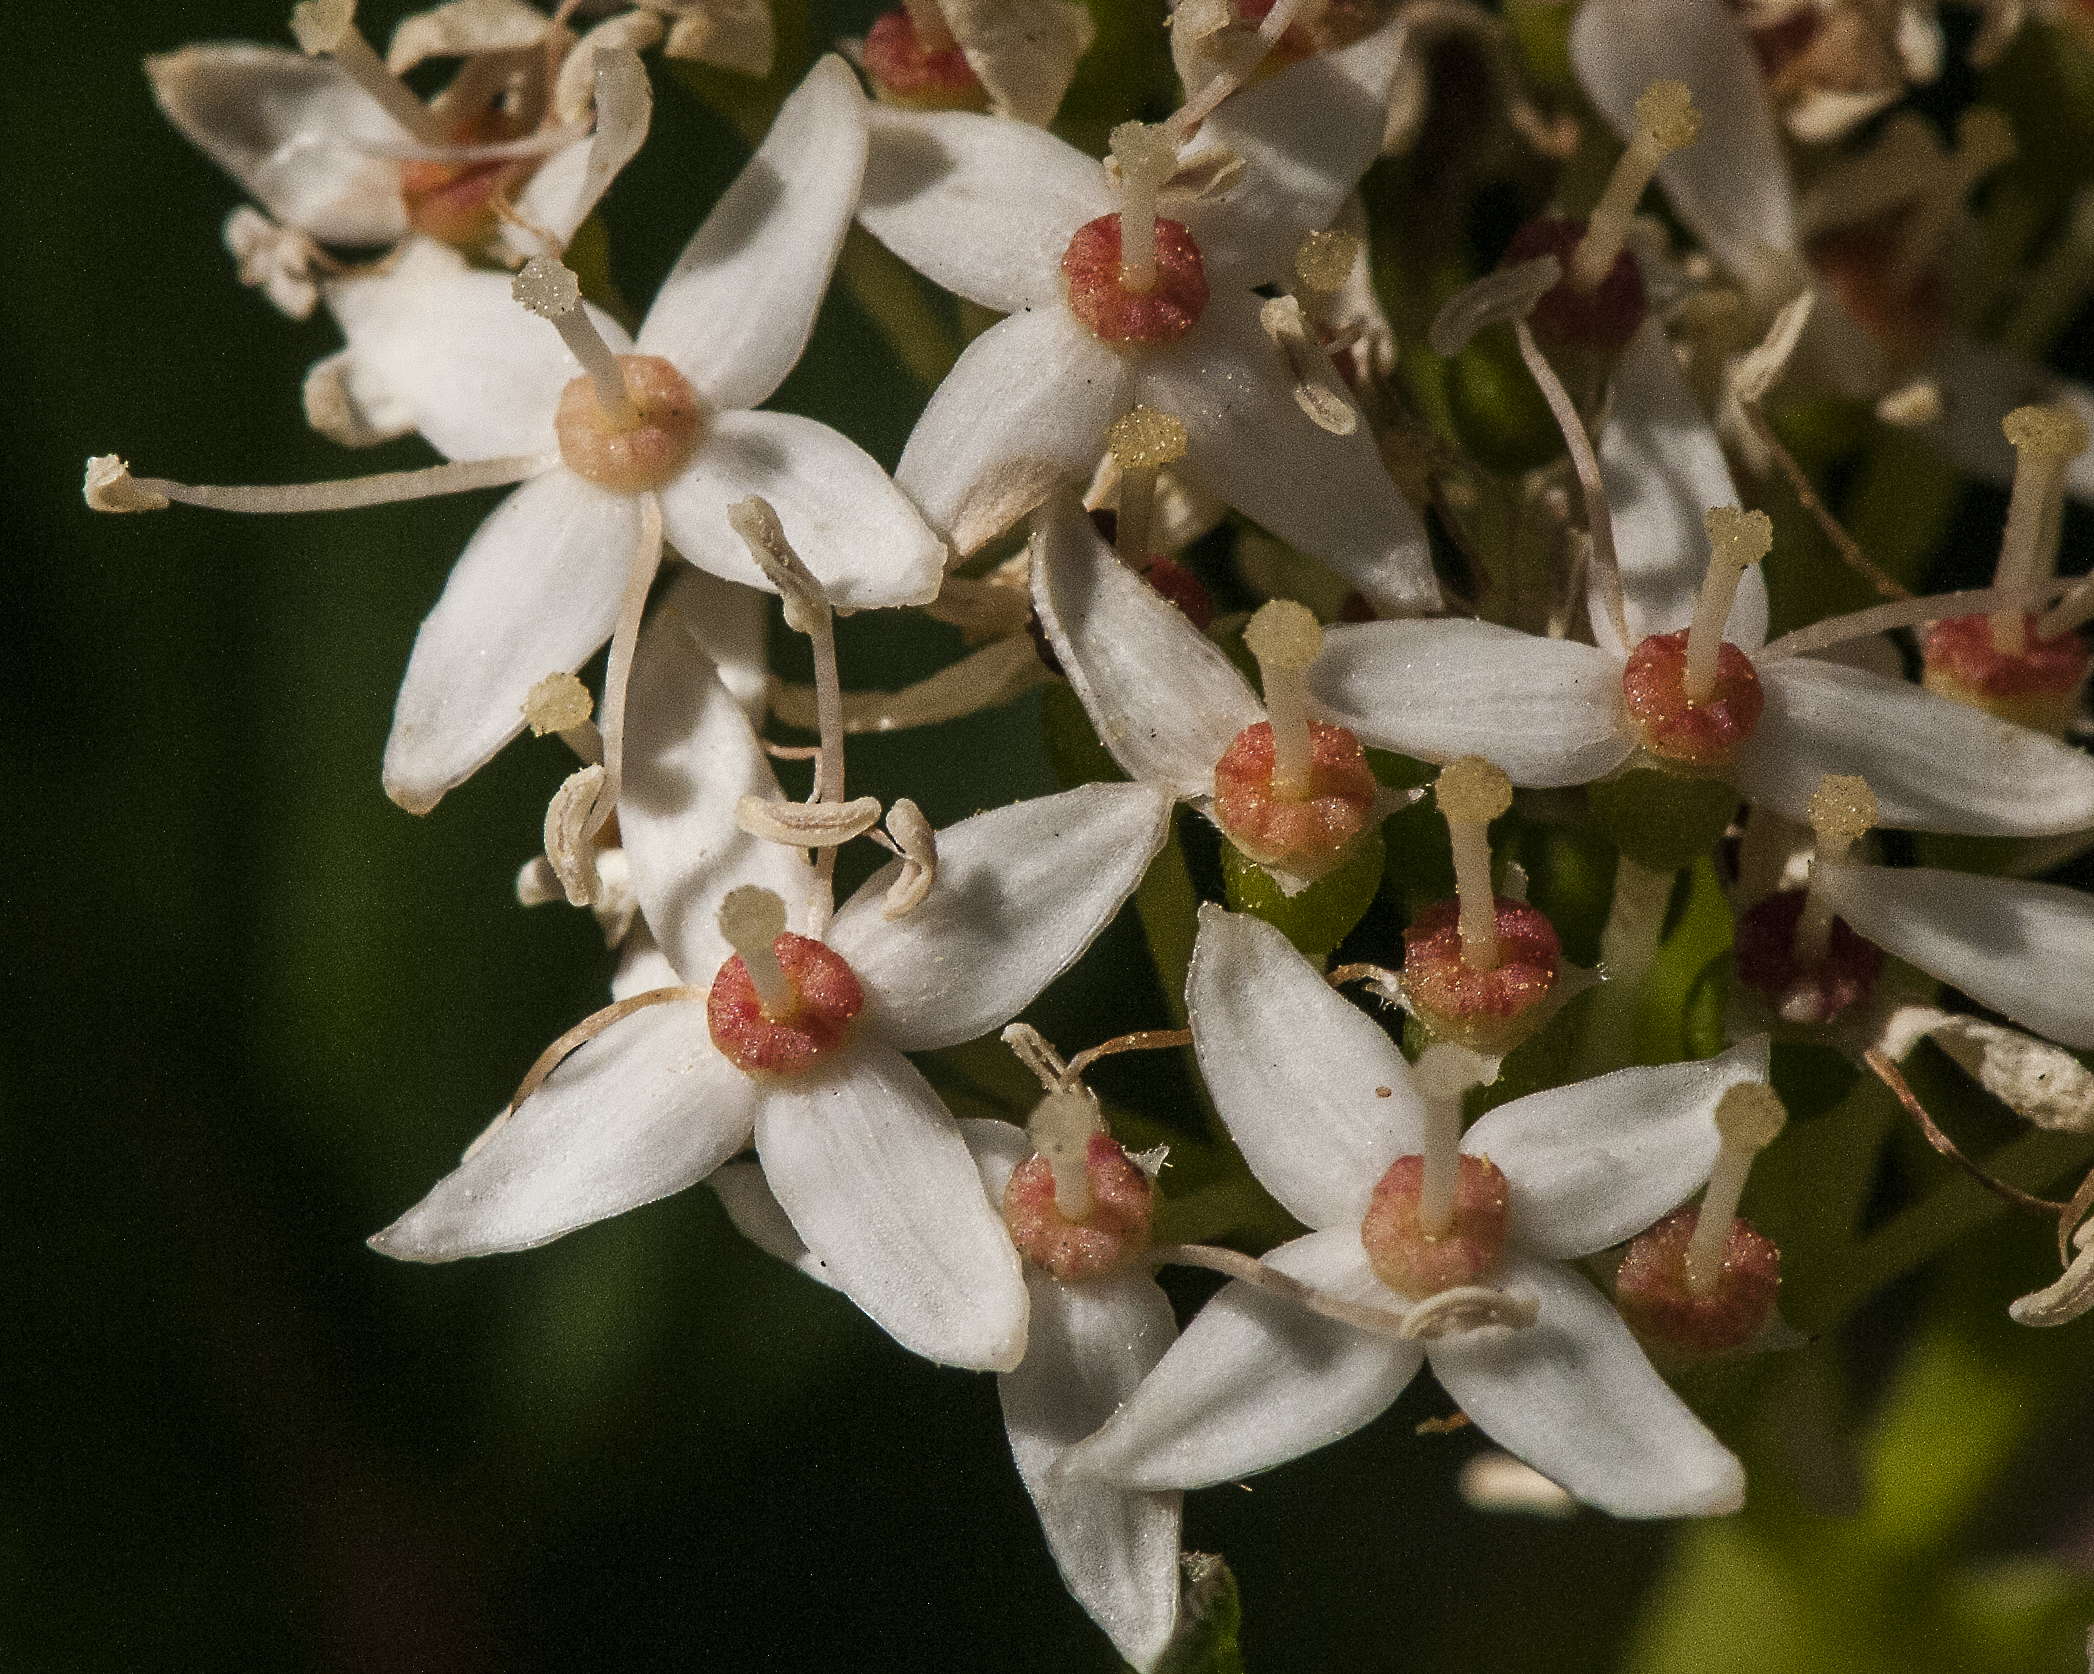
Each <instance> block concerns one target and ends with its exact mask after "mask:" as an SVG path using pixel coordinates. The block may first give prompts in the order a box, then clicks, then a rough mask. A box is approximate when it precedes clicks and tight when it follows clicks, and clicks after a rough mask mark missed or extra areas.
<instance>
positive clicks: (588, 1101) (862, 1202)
mask: <svg viewBox="0 0 2094 1674" xmlns="http://www.w3.org/2000/svg"><path fill="white" fill-rule="evenodd" d="M630 705H631V712H630V719H629V723H628V734H627V738H628V750H627V760H626V776H625V791H624V795H623V797H622V798H621V800H620V802H619V807H618V818H619V828H620V832H621V835H622V837H623V840H624V844H625V852H626V856H627V860H628V863H629V865H630V867H631V873H632V881H633V890H634V893H635V895H636V896H637V897H638V898H639V902H640V909H641V912H642V913H643V914H644V915H645V918H646V921H647V924H648V926H649V928H650V929H651V930H652V932H653V934H654V936H655V937H656V938H657V939H658V941H659V944H660V950H661V951H660V953H655V954H642V955H640V956H638V958H637V959H636V960H635V970H634V971H629V972H628V973H627V974H626V976H625V980H624V981H623V982H622V983H621V987H622V988H624V989H625V990H626V991H627V992H628V993H630V991H631V989H632V987H633V985H634V981H635V976H636V974H637V973H639V972H649V973H652V974H653V975H654V976H655V977H656V979H657V980H658V981H660V980H661V979H663V978H666V982H664V983H663V984H662V985H663V986H667V985H668V984H670V983H674V984H677V985H679V986H682V985H689V986H690V987H692V988H693V989H697V990H702V989H704V988H705V987H706V986H707V985H709V984H711V983H713V982H714V980H715V974H716V973H717V972H719V971H720V970H721V967H722V965H723V964H724V963H725V962H726V961H727V960H728V957H729V955H730V953H731V952H732V951H733V950H732V949H731V947H730V946H729V944H728V942H727V939H726V937H725V935H724V934H723V932H722V931H721V929H720V927H719V924H718V914H719V909H720V905H721V902H722V900H723V898H724V897H725V896H726V894H727V893H728V891H729V890H730V889H733V888H736V887H737V886H743V885H759V886H762V887H765V888H768V889H770V890H772V891H774V892H775V893H776V894H777V895H778V896H779V897H780V898H781V899H782V900H783V902H784V904H785V910H786V914H787V921H788V925H789V927H790V928H792V929H793V930H795V931H803V932H816V931H819V933H820V939H821V940H822V941H823V942H824V943H825V944H826V946H827V947H828V948H829V949H830V950H831V951H832V952H833V953H835V954H837V955H840V956H841V957H842V958H843V960H845V961H846V962H847V963H848V965H849V967H850V969H851V972H852V973H853V974H854V975H855V977H856V979H857V981H858V983H859V984H860V986H861V987H862V989H863V993H864V1010H863V1012H862V1013H861V1014H860V1015H859V1016H858V1018H857V1020H856V1025H855V1030H854V1032H853V1033H852V1034H851V1035H850V1036H849V1037H848V1039H847V1040H846V1042H845V1043H844V1044H843V1045H842V1046H841V1048H840V1049H839V1050H838V1051H837V1052H836V1053H835V1055H834V1056H833V1057H832V1058H831V1059H830V1060H829V1061H827V1062H825V1063H823V1064H822V1065H820V1066H819V1067H818V1068H816V1069H813V1070H811V1071H809V1072H807V1073H805V1074H802V1075H797V1076H793V1075H776V1076H763V1077H754V1076H751V1075H748V1074H745V1073H744V1072H743V1071H742V1070H740V1069H738V1068H737V1067H736V1066H735V1065H734V1064H733V1063H732V1062H731V1061H730V1060H729V1059H728V1058H727V1057H726V1056H725V1055H724V1054H723V1053H722V1052H721V1051H720V1050H719V1049H718V1048H717V1047H716V1046H715V1044H714V1037H713V1035H712V1034H711V1032H710V1030H709V1028H708V1022H707V1010H706V1005H705V1003H704V1001H703V998H702V997H692V996H679V997H678V998H675V999H672V1000H668V1001H666V1002H664V1003H661V1004H656V1005H650V1006H647V1007H645V1008H644V1009H639V1010H636V1011H632V1012H630V1013H628V1014H626V1015H624V1016H621V1017H619V1018H618V1019H617V1020H616V1021H614V1022H612V1023H611V1024H610V1026H609V1027H608V1028H606V1029H604V1030H603V1032H602V1033H601V1034H600V1035H598V1036H597V1037H596V1038H595V1039H593V1040H591V1041H589V1042H588V1043H587V1044H585V1045H583V1046H581V1047H580V1048H579V1049H577V1050H576V1051H575V1052H574V1053H573V1054H572V1055H571V1056H570V1057H568V1058H567V1059H566V1060H565V1061H564V1062H563V1063H561V1065H560V1066H559V1067H558V1068H557V1069H555V1070H554V1071H553V1072H552V1073H551V1075H550V1076H548V1077H547V1078H546V1080H545V1082H544V1084H543V1085H542V1086H541V1087H540V1088H539V1089H538V1090H537V1091H536V1092H534V1093H533V1094H532V1095H531V1096H530V1097H529V1098H527V1099H526V1100H525V1101H524V1102H523V1103H522V1104H521V1105H519V1106H517V1107H516V1108H515V1111H514V1114H513V1115H510V1116H509V1117H508V1119H507V1120H506V1121H503V1122H501V1123H499V1124H498V1125H497V1126H496V1127H495V1128H494V1129H493V1130H491V1132H490V1133H489V1135H488V1136H487V1137H486V1138H484V1139H483V1140H482V1141H481V1142H480V1143H479V1144H478V1145H476V1146H475V1148H474V1149H473V1150H471V1151H470V1152H468V1153H467V1156H466V1158H465V1160H464V1162H463V1163H462V1164H461V1165H460V1166H459V1168H458V1169H457V1170H456V1171H455V1172H454V1173H452V1174H450V1175H448V1176H446V1177H445V1178H444V1179H443V1180H442V1181H440V1182H439V1183H438V1184H437V1186H436V1187H435V1189H434V1190H432V1191H431V1192H430V1193H429V1195H428V1196H427V1197H426V1198H424V1199H423V1200H422V1202H421V1203H419V1204H417V1205H416V1206H415V1207H414V1208H413V1209H411V1210H410V1211H408V1213H407V1214H405V1215H403V1216H402V1217H401V1218H400V1219H399V1220H398V1221H397V1222H395V1223H394V1224H393V1225H392V1226H390V1227H388V1228H386V1229H385V1230H384V1231H383V1232H381V1233H379V1234H378V1235H377V1237H376V1238H374V1239H373V1243H374V1244H375V1245H376V1247H377V1248H379V1249H380V1250H383V1251H384V1252H386V1253H387V1254H389V1255H396V1256H401V1257H405V1258H407V1259H410V1260H422V1261H446V1260H451V1259H454V1258H456V1257H460V1256H470V1255H486V1254H490V1253H493V1252H495V1251H500V1250H517V1249H526V1248H529V1247H531V1246H532V1245H536V1244H542V1243H544V1242H546V1241H547V1240H548V1239H552V1238H557V1237H559V1236H560V1235H561V1234H562V1233H565V1232H570V1231H573V1230H574V1229H575V1228H577V1227H581V1226H586V1225H588V1224H589V1223H591V1222H593V1221H598V1220H602V1219H604V1218H605V1217H606V1216H609V1215H615V1214H619V1213H621V1212H622V1211H624V1210H626V1209H630V1208H634V1207H636V1206H638V1205H639V1204H642V1203H647V1202H651V1201H652V1200H654V1199H655V1198H658V1197H663V1196H666V1195H667V1194H669V1193H670V1192H674V1191H680V1190H681V1189H682V1188H684V1187H685V1186H688V1185H691V1184H692V1183H694V1182H696V1181H698V1180H702V1179H704V1178H705V1177H706V1176H707V1175H708V1174H710V1173H711V1172H712V1171H713V1170H714V1169H716V1168H718V1167H719V1166H720V1165H721V1164H722V1163H724V1162H726V1161H727V1160H728V1159H729V1158H731V1157H732V1156H733V1155H734V1154H735V1153H736V1152H737V1151H739V1150H741V1149H742V1148H743V1147H744V1146H746V1145H748V1144H749V1143H750V1141H751V1138H752V1137H753V1138H754V1141H755V1145H756V1151H757V1155H758V1157H759V1158H760V1159H761V1160H762V1164H763V1170H764V1175H765V1177H766V1179H767V1180H768V1181H769V1183H770V1186H771V1189H772V1190H773V1191H774V1192H776V1194H777V1196H778V1198H779V1200H780V1201H781V1202H782V1203H783V1204H784V1205H785V1208H786V1211H787V1213H788V1214H789V1215H790V1216H791V1217H792V1223H793V1226H794V1227H795V1228H796V1229H797V1231H798V1233H799V1236H800V1237H801V1239H802V1240H803V1241H804V1242H805V1243H806V1245H807V1246H808V1248H809V1249H811V1250H812V1251H814V1252H815V1255H816V1257H817V1258H818V1259H819V1260H820V1261H821V1262H822V1263H823V1264H824V1266H825V1268H826V1269H827V1271H828V1274H829V1276H830V1277H831V1278H832V1279H833V1280H834V1281H835V1282H836V1284H837V1285H838V1286H839V1287H840V1288H842V1289H843V1290H844V1291H846V1292H848V1293H849V1295H850V1297H851V1299H852V1300H853V1301H854V1302H856V1303H857V1304H858V1305H859V1306H860V1307H861V1308H863V1309H864V1310H865V1311H866V1312H867V1313H868V1314H870V1315H871V1316H872V1317H873V1318H874V1319H875V1320H877V1321H878V1322H879V1323H880V1324H881V1325H882V1326H883V1327H885V1328H886V1329H887V1330H888V1331H889V1332H891V1333H892V1334H893V1335H894V1336H895V1337H896V1338H897V1339H898V1340H899V1341H900V1342H901V1343H902V1344H903V1345H904V1346H905V1347H908V1348H910V1349H913V1350H915V1351H916V1352H917V1353H919V1354H923V1355H926V1356H928V1357H929V1358H931V1359H934V1360H941V1361H947V1362H951V1363H953V1364H956V1365H965V1366H976V1367H983V1368H989V1369H994V1370H1007V1369H1009V1368H1010V1367H1012V1366H1015V1365H1016V1364H1017V1363H1018V1361H1019V1359H1020V1358H1021V1357H1022V1356H1023V1354H1024V1352H1025V1333H1026V1312H1027V1305H1026V1294H1025V1285H1024V1282H1023V1279H1022V1277H1021V1275H1020V1272H1019V1266H1018V1259H1017V1256H1016V1253H1015V1252H1014V1251H1013V1250H1012V1248H1011V1242H1010V1238H1009V1235H1008V1234H1007V1233H1006V1232H1005V1230H1004V1227H1003V1223H1002V1221H1001V1220H1000V1219H999V1218H998V1217H997V1216H996V1215H995V1214H994V1213H992V1212H991V1211H990V1210H989V1208H988V1207H987V1205H986V1204H985V1203H984V1202H983V1200H982V1195H981V1190H980V1184H979V1181H978V1179H977V1177H976V1174H975V1170H974V1165H973V1163H972V1161H971V1160H970V1159H969V1157H968V1153H967V1149H966V1147H965V1145H963V1144H962V1143H961V1141H960V1137H959V1133H958V1130H957V1129H956V1128H955V1126H954V1123H953V1118H952V1116H951V1115H950V1114H949V1113H948V1112H947V1111H946V1109H945V1106H944V1105H943V1104H942V1103H941V1102H940V1101H939V1099H938V1096H937V1094H936V1093H934V1092H932V1091H931V1089H930V1086H929V1085H928V1084H927V1083H926V1082H925V1081H924V1079H923V1077H922V1076H921V1075H920V1074H919V1073H918V1072H917V1071H916V1070H915V1069H914V1068H913V1067H912V1066H911V1065H910V1063H909V1061H908V1059H907V1058H905V1057H903V1056H902V1054H903V1053H904V1052H912V1051H927V1050H931V1049H933V1048H936V1047H941V1046H951V1045H954V1044H956V1043H958V1042H960V1041H964V1040H972V1039H973V1038H974V1037H975V1036H977V1035H979V1034H982V1033H983V1032H984V1031H986V1030H989V1029H992V1028H995V1027H997V1026H999V1025H1001V1024H1003V1023H1005V1022H1007V1021H1008V1020H1009V1019H1010V1018H1011V1016H1012V1015H1013V1014H1014V1013H1016V1012H1017V1011H1018V1010H1019V1008H1020V1007H1022V1006H1024V1005H1026V1004H1027V1003H1029V1002H1030V1001H1031V1000H1032V998H1033V996H1034V995H1036V994H1037V993H1038V992H1039V991H1040V990H1041V988H1043V987H1044V986H1045V985H1046V984H1047V983H1048V982H1049V981H1051V980H1052V979H1053V978H1054V977H1056V976H1058V975H1059V974H1060V973H1061V972H1062V971H1064V970H1066V969H1067V968H1068V967H1069V966H1070V965H1072V964H1073V963H1074V962H1075V961H1076V959H1077V958H1078V957H1079V956H1080V955H1081V954H1082V952H1083V950H1084V949H1085V948H1086V947H1088V946H1089V945H1090V943H1091V940H1092V938H1093V937H1095V936H1096V935H1097V934H1098V932H1099V931H1100V930H1102V929H1103V928H1104V927H1105V925H1106V923H1107V922H1108V921H1109V920H1110V919H1111V918H1112V916H1113V914H1114V913H1115V912H1117V911H1118V910H1119V907H1120V904H1121V903H1122V902H1123V901H1124V900H1125V899H1126V898H1127V896H1128V894H1129V893H1130V892H1131V891H1132V890H1133V889H1134V886H1135V885H1136V883H1138V882H1139V881H1140V879H1141V875H1142V872H1143V870H1144V869H1145V868H1146V867H1147V865H1148V862H1149V859H1150V857H1151V856H1153V855H1154V854H1155V853H1156V851H1157V849H1158V848H1159V847H1160V846H1161V844H1162V842H1163V837H1164V833H1165V831H1166V829H1167V821H1168V815H1169V808H1170V805H1169V803H1168V801H1167V800H1166V799H1164V798H1163V797H1161V796H1159V795H1158V794H1157V793H1156V792H1154V791H1152V790H1150V789H1148V788H1146V787H1144V786H1140V785H1087V786H1084V787H1081V788H1079V789H1077V790H1073V791H1068V792H1065V793H1063V794H1062V795H1060V796H1051V797H1044V798H1041V799H1039V800H1036V801H1031V802H1020V803H1015V804H1013V805H1011V806H1010V807H1007V808H1001V809H997V810H994V811H992V812H990V813H986V814H977V815H975V816H974V817H973V818H971V819H967V820H962V821H961V822H960V823H958V824H957V825H954V826H952V827H950V828H948V829H947V830H945V831H943V832H941V833H940V834H939V836H938V843H937V858H938V864H937V874H936V883H935V885H934V886H933V888H932V890H931V892H930V894H929V896H928V897H927V898H926V899H925V900H924V901H923V902H922V903H921V904H920V905H918V906H917V907H916V908H915V909H914V910H913V911H911V912H910V913H908V914H907V916H905V917H902V918H899V919H895V920H889V919H888V918H887V917H885V916H884V913H883V905H884V903H885V899H886V891H887V886H888V884H889V883H890V882H891V881H892V874H893V873H894V872H895V871H896V870H897V869H898V867H899V864H900V863H899V862H897V863H896V865H895V866H892V867H889V868H887V869H886V870H885V871H883V872H882V873H880V874H878V875H876V876H875V877H874V878H873V879H872V880H870V881H869V882H868V883H867V884H866V885H865V886H864V887H863V888H862V889H860V890H859V891H858V893H857V894H856V895H854V896H853V897H852V898H851V899H850V900H849V901H848V902H846V903H845V904H844V906H843V908H842V909H841V910H840V911H839V912H838V913H837V914H836V916H835V918H834V919H833V920H828V921H827V922H826V925H825V924H824V920H825V919H826V916H827V891H828V885H827V883H826V881H824V880H823V879H822V878H821V876H820V875H819V874H818V873H817V872H816V870H815V869H814V868H813V867H811V866H809V865H808V864H807V862H806V861H805V860H804V859H803V858H802V857H801V854H800V852H799V851H798V850H795V849H787V848H784V847H780V846H778V845H775V844H772V843H769V842H765V841H761V840H759V839H756V838H754V837H751V836H749V835H747V834H746V833H745V832H744V831H743V830H741V829H740V827H738V826H737V824H736V823H735V807H736V803H737V801H738V799H739V798H741V797H743V796H757V797H761V798H763V799H765V800H767V801H769V800H775V799H776V798H777V796H778V794H779V793H778V786H777V781H776V779H775V778H774V777H773V775H772V773H771V770H770V764H769V762H768V761H767V759H766V758H765V756H764V754H763V751H762V747H761V745H760V744H759V743H758V741H757V739H756V737H755V735H754V734H753V733H752V732H751V731H750V729H749V723H748V719H747V717H746V716H745V715H744V713H743V711H742V709H741V706H740V705H739V704H737V703H736V702H735V700H734V698H733V697H732V696H731V695H730V694H729V693H728V692H727V690H726V688H725V687H723V686H721V685H720V683H719V682H718V681H717V680H716V679H714V678H713V676H712V671H711V669H710V667H709V666H708V665H707V664H706V662H705V660H704V659H703V657H702V656H701V655H700V654H699V653H698V651H697V649H696V647H695V645H694V644H693V643H692V642H691V640H690V639H689V637H688V636H687V635H686V634H685V633H684V632H683V630H682V629H681V627H680V626H679V625H678V623H677V621H676V619H675V617H674V616H673V615H663V616H658V617H656V618H655V619H654V620H653V621H652V622H651V623H650V624H649V626H648V628H647V629H646V630H645V632H644V633H643V636H642V642H641V649H640V655H639V657H638V658H637V659H636V663H635V667H634V671H633V680H632V687H631V696H630ZM664 956H666V958H664ZM641 980H645V978H644V977H642V978H641Z"/></svg>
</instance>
